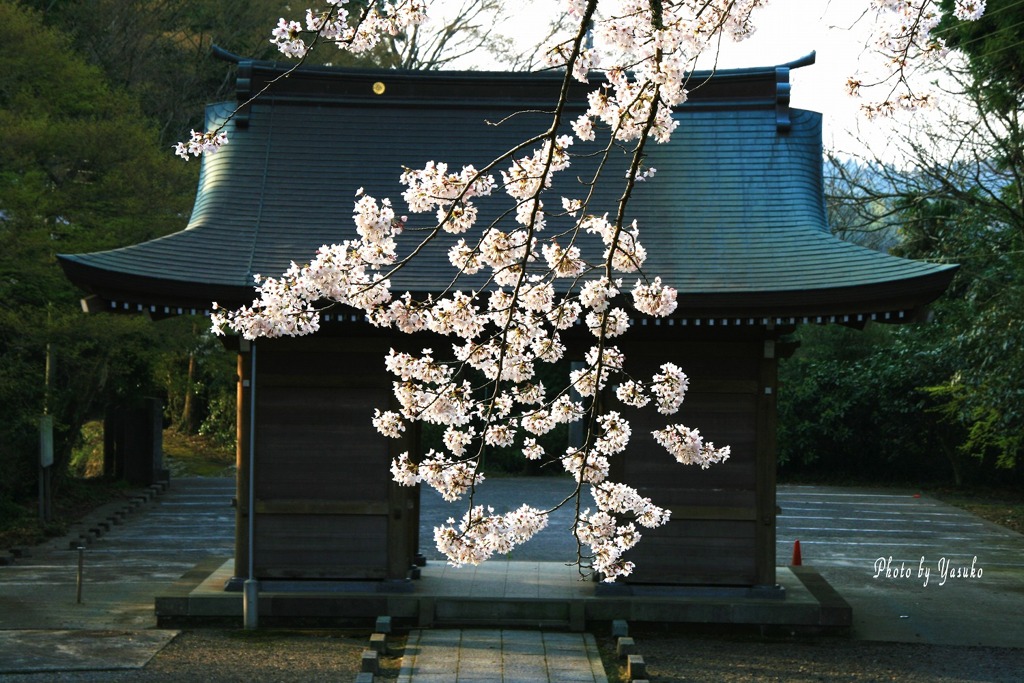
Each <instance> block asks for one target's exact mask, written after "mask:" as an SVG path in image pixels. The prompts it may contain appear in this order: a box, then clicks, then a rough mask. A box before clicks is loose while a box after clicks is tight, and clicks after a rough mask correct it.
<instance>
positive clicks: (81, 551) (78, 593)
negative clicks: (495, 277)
mask: <svg viewBox="0 0 1024 683" xmlns="http://www.w3.org/2000/svg"><path fill="white" fill-rule="evenodd" d="M84 565H85V547H84V546H78V580H77V581H76V582H75V602H76V603H77V604H79V605H81V604H82V569H83V567H84Z"/></svg>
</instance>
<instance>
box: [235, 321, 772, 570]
mask: <svg viewBox="0 0 1024 683" xmlns="http://www.w3.org/2000/svg"><path fill="white" fill-rule="evenodd" d="M344 332H345V333H346V334H351V335H352V336H351V337H346V336H342V334H341V332H339V331H335V332H334V334H333V336H332V335H325V334H323V333H321V334H320V335H317V336H315V337H309V338H300V339H281V340H262V341H260V342H258V348H257V364H256V382H255V386H256V404H257V406H256V430H255V440H256V449H255V458H256V464H255V473H256V474H255V507H256V525H255V528H256V536H255V548H256V552H255V557H254V561H255V574H256V576H257V578H261V579H331V580H358V579H377V580H382V579H400V578H404V577H405V576H406V574H407V571H408V569H409V567H410V565H411V564H412V562H413V559H414V557H415V555H416V553H417V552H418V548H417V537H418V525H419V518H418V500H419V491H418V489H415V488H405V487H399V486H397V485H396V484H394V483H393V482H392V481H391V475H390V462H391V458H392V457H394V456H395V455H397V454H398V453H400V452H401V451H403V450H409V451H410V452H411V453H413V454H414V457H415V453H416V451H417V449H418V444H417V443H416V435H415V432H412V431H411V432H410V434H409V435H408V437H407V438H406V439H404V440H402V441H395V440H390V439H385V438H383V437H381V436H380V435H379V434H377V432H376V430H374V428H373V426H372V425H371V424H370V418H371V416H372V414H373V410H374V408H377V407H382V406H388V405H389V404H391V401H392V397H391V378H390V377H389V376H388V375H387V373H386V372H385V370H384V363H383V354H384V352H385V351H386V349H387V347H388V346H389V345H391V341H390V340H389V339H388V338H387V337H384V336H380V335H379V334H378V335H377V336H366V335H368V334H371V335H372V334H374V333H373V332H372V331H371V332H369V333H368V328H366V327H363V326H359V327H358V329H352V330H351V331H350V330H349V329H346V330H344ZM775 336H776V335H775V333H774V332H772V331H770V330H767V331H766V330H765V329H764V328H762V327H754V326H752V327H732V328H703V329H701V328H697V327H690V328H681V327H679V326H675V327H673V328H668V327H660V328H659V327H654V328H648V329H640V330H637V331H635V332H634V334H633V335H632V337H633V339H632V341H626V342H625V343H623V344H622V345H621V346H622V348H623V351H624V352H625V353H626V356H627V359H628V361H627V362H628V363H629V367H630V369H631V371H633V372H634V374H635V376H638V377H641V378H644V377H646V378H649V377H650V375H651V374H652V373H654V372H656V371H657V368H658V366H659V365H660V364H661V363H663V362H666V361H672V362H675V363H677V364H678V365H679V366H680V367H682V368H683V369H684V371H685V372H686V373H687V374H688V375H689V376H690V390H689V392H688V394H687V398H686V401H685V402H684V404H683V409H682V411H681V413H680V414H678V415H676V416H672V417H666V416H663V415H660V414H658V413H656V412H655V411H653V410H644V411H636V410H634V409H631V408H624V409H623V413H624V414H625V415H627V416H628V417H629V419H630V420H631V422H632V426H633V438H632V441H631V445H630V448H629V450H628V451H627V453H626V456H625V457H619V458H616V459H615V460H614V461H613V463H614V464H613V470H612V473H611V475H612V478H613V479H614V480H615V481H622V482H625V483H628V484H630V485H633V486H635V487H637V488H638V489H639V490H640V491H641V493H642V494H643V495H646V496H650V497H651V498H652V499H653V500H654V501H655V502H656V503H658V504H659V505H662V506H666V507H669V508H671V509H672V512H673V515H672V521H671V522H670V523H669V524H668V525H666V526H665V527H662V528H659V529H656V530H644V541H643V542H642V543H641V544H640V545H639V546H638V547H637V548H635V549H634V550H632V551H630V555H628V557H629V559H632V560H633V561H634V562H636V564H637V570H636V572H635V573H634V575H633V576H632V577H630V579H629V582H631V583H637V584H665V585H701V586H763V585H772V584H774V583H775V389H776V367H777V359H776V358H775V353H774V348H775V344H774V338H775ZM577 341H582V340H577ZM572 346H576V344H572ZM248 361H249V356H248V354H242V356H241V357H240V362H239V370H240V376H241V377H242V379H243V383H244V380H246V379H247V370H246V368H247V364H248ZM240 397H241V398H242V399H243V400H242V401H240V403H239V405H240V418H241V419H240V424H243V423H244V424H246V425H247V424H248V415H247V414H246V411H247V410H248V403H247V392H246V391H245V389H244V388H243V389H241V390H240ZM609 400H610V407H615V401H614V399H609ZM669 421H671V422H682V423H684V424H686V425H687V426H689V427H691V428H698V429H699V430H700V431H701V434H702V435H703V436H704V437H705V438H706V439H710V440H712V441H714V442H715V443H716V445H719V446H723V445H726V444H728V445H729V446H730V447H731V448H732V457H731V458H730V459H729V461H727V462H726V463H724V464H720V465H715V466H712V467H711V468H710V469H707V470H701V469H700V468H699V467H695V466H684V465H680V464H678V463H677V462H676V461H675V459H674V458H673V457H672V456H671V455H669V454H668V453H667V452H666V451H665V450H664V449H663V448H662V447H661V446H660V445H658V444H657V443H656V442H655V441H654V439H653V437H651V435H650V432H651V431H652V430H654V429H658V428H661V427H663V426H664V425H665V424H666V423H667V422H669ZM243 432H244V430H243V429H240V439H239V444H240V452H239V465H240V468H239V531H238V534H237V536H236V546H237V553H236V575H237V576H241V575H242V573H243V569H244V562H245V561H247V560H246V558H247V555H246V552H247V548H246V546H247V539H246V538H245V533H244V525H245V522H246V517H245V506H246V496H245V493H246V487H247V479H246V469H247V468H246V467H245V462H244V460H245V453H244V451H245V450H246V449H247V448H248V446H247V443H248V438H247V437H246V436H245V434H244V433H243Z"/></svg>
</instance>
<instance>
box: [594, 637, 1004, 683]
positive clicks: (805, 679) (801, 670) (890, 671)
mask: <svg viewBox="0 0 1024 683" xmlns="http://www.w3.org/2000/svg"><path fill="white" fill-rule="evenodd" d="M950 628H956V625H955V624H950ZM631 635H632V636H633V639H634V640H635V641H636V647H637V653H638V654H640V655H642V656H643V658H644V661H645V662H646V665H647V675H648V679H649V680H650V681H651V682H652V683H655V682H657V683H677V682H679V683H681V682H682V681H687V682H689V681H699V682H701V683H703V682H705V681H714V682H719V683H747V682H750V681H757V682H759V683H760V682H766V681H785V683H811V682H815V683H818V682H822V681H824V682H832V681H856V682H857V683H861V682H864V681H900V682H901V683H904V682H907V683H916V682H921V683H925V682H928V683H1004V682H1005V683H1021V681H1024V649H1010V648H987V647H948V646H937V645H918V644H912V643H882V642H866V641H860V640H851V639H848V638H842V637H817V638H800V639H769V638H759V637H746V638H744V637H727V636H718V637H702V636H695V635H680V634H671V633H660V632H657V631H647V632H645V631H643V630H637V629H635V628H634V629H632V633H631ZM601 645H602V647H608V648H611V652H612V656H613V657H614V644H613V643H612V641H611V639H606V640H604V641H603V642H602V643H601ZM1022 645H1024V644H1022ZM605 669H606V671H607V673H608V679H609V681H612V682H614V681H625V680H627V679H626V678H625V671H624V668H622V667H618V666H616V664H615V663H614V662H609V661H608V660H607V659H606V664H605Z"/></svg>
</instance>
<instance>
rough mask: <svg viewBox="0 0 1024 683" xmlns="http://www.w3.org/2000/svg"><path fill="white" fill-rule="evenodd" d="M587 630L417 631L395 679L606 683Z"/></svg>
mask: <svg viewBox="0 0 1024 683" xmlns="http://www.w3.org/2000/svg"><path fill="white" fill-rule="evenodd" d="M607 680H608V678H607V677H606V676H605V673H604V667H603V666H602V664H601V656H600V653H599V652H598V650H597V643H595V642H594V637H593V636H592V635H590V634H589V633H586V634H584V633H546V632H543V631H511V630H489V629H479V630H459V629H450V630H422V631H413V632H412V633H410V634H409V641H408V643H407V644H406V647H405V655H404V657H403V658H402V668H401V671H400V672H399V674H398V683H539V682H542V681H550V683H569V682H574V683H606V682H607Z"/></svg>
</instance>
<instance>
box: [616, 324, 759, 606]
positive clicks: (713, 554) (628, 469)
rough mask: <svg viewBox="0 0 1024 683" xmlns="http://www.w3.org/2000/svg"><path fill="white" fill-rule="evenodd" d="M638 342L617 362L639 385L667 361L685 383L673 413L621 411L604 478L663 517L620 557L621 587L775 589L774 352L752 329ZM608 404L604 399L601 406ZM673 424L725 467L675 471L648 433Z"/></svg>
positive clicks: (655, 333) (657, 334)
mask: <svg viewBox="0 0 1024 683" xmlns="http://www.w3.org/2000/svg"><path fill="white" fill-rule="evenodd" d="M674 335H675V336H676V339H672V338H671V337H670V336H669V335H668V334H667V333H666V331H659V330H652V331H651V334H647V335H638V336H640V337H641V338H642V341H639V342H636V341H634V342H633V343H631V344H630V345H629V347H628V348H627V347H626V346H625V345H623V351H624V352H625V353H626V357H627V363H632V364H633V365H632V366H631V367H632V368H633V369H634V370H637V371H638V372H639V375H640V376H641V377H644V378H649V377H650V376H651V375H652V374H653V373H654V372H656V371H657V368H658V367H659V366H660V365H661V363H663V362H666V361H671V362H674V363H676V364H677V365H679V366H680V367H681V368H683V371H684V372H686V373H687V375H688V376H689V377H690V388H689V391H688V393H687V395H686V400H685V401H684V403H683V407H682V409H681V411H680V412H679V413H677V414H676V415H674V416H665V415H661V414H659V413H657V412H656V411H653V410H644V411H634V410H632V409H630V408H625V409H623V414H625V415H629V416H630V419H631V420H632V427H633V436H632V439H631V441H630V446H629V449H628V450H627V452H626V454H625V457H624V458H620V459H618V461H617V463H616V465H615V466H614V467H615V469H614V470H613V472H612V477H613V478H614V479H616V480H618V481H622V482H624V483H627V484H630V485H632V486H634V487H636V488H637V489H638V490H640V492H641V493H642V494H643V495H645V496H648V497H650V498H651V499H652V500H653V501H654V502H655V503H657V504H658V505H661V506H663V507H668V508H670V509H671V510H672V520H671V521H670V522H669V523H668V524H667V525H665V526H664V527H661V528H658V529H654V530H643V534H644V539H643V541H642V542H641V543H640V544H639V545H638V546H637V547H636V548H634V549H633V550H632V551H630V553H629V555H628V556H627V557H628V559H631V560H633V561H634V562H635V563H636V565H637V569H636V571H635V572H634V574H633V575H632V576H631V577H629V582H630V583H641V584H673V585H716V586H754V585H771V584H774V583H775V441H774V439H775V383H776V381H775V370H776V359H775V358H774V353H773V347H774V344H773V343H772V342H771V341H770V339H769V340H767V341H768V343H767V344H766V337H769V335H766V333H765V332H764V331H763V329H762V328H746V329H745V328H732V329H731V330H730V329H729V328H719V329H717V330H715V329H705V330H700V329H696V328H694V329H690V330H687V331H684V330H680V329H676V330H675V331H674ZM611 403H612V405H614V404H615V401H614V399H612V401H611ZM669 423H682V424H685V425H686V426H687V427H690V428H691V429H693V428H696V429H699V430H700V433H701V435H702V436H703V437H704V438H705V439H706V440H710V441H713V442H714V443H715V445H716V446H719V447H721V446H725V445H728V446H730V447H731V449H732V455H731V457H730V458H729V460H727V461H726V462H725V463H721V464H717V465H712V466H711V467H710V468H709V469H706V470H702V469H700V467H699V466H695V465H681V464H679V463H677V462H676V460H675V458H673V457H672V456H671V455H670V454H669V453H668V452H667V451H665V449H664V448H662V447H661V446H660V445H659V444H658V443H657V442H656V441H654V438H653V437H652V436H651V432H652V431H653V430H655V429H660V428H662V427H664V426H665V425H666V424H669Z"/></svg>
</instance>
